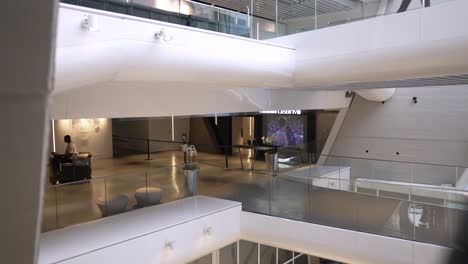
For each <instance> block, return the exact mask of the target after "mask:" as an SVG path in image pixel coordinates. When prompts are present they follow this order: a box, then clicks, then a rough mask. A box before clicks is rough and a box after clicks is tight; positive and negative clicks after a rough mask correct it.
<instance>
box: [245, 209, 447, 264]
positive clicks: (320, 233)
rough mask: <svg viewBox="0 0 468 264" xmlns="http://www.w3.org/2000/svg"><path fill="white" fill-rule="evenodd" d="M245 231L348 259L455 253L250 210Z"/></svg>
mask: <svg viewBox="0 0 468 264" xmlns="http://www.w3.org/2000/svg"><path fill="white" fill-rule="evenodd" d="M278 227H281V228H278ZM241 231H242V238H243V239H246V240H250V241H254V242H257V243H262V244H265V245H271V246H274V247H278V248H283V249H288V250H292V251H297V252H301V253H306V254H309V255H313V256H319V257H322V258H327V259H333V260H336V261H342V262H344V263H356V264H375V263H379V264H440V263H445V262H446V260H447V258H448V256H449V254H450V253H451V250H450V249H448V248H445V247H440V246H435V245H430V244H424V243H418V242H412V241H408V240H402V239H396V238H391V237H384V236H378V235H372V234H367V233H362V232H356V231H351V230H346V229H340V228H333V227H328V226H323V225H316V224H310V223H305V222H298V221H293V220H289V219H284V218H277V217H271V216H266V215H260V214H254V213H248V212H242V214H241Z"/></svg>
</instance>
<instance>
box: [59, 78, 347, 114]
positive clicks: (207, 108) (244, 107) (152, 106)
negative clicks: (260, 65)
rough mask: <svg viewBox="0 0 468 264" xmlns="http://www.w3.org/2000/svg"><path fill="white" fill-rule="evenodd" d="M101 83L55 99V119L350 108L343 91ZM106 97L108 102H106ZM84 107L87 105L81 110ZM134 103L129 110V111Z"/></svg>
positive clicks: (69, 92)
mask: <svg viewBox="0 0 468 264" xmlns="http://www.w3.org/2000/svg"><path fill="white" fill-rule="evenodd" d="M131 87H132V88H130V87H129V85H128V84H120V83H112V84H102V85H95V86H89V87H86V88H85V87H82V88H80V89H73V90H69V91H65V92H62V93H59V94H55V95H54V96H53V99H54V100H53V102H54V103H53V105H52V116H53V118H55V119H66V118H92V117H107V118H109V117H116V118H122V117H157V116H171V115H174V116H176V117H177V116H186V115H206V114H214V113H236V112H257V111H260V110H272V109H273V110H275V109H330V108H332V109H333V108H343V107H347V105H348V103H349V98H345V92H342V91H289V92H288V91H279V90H268V89H231V90H224V91H221V90H213V89H207V88H206V87H200V86H197V87H196V89H195V88H194V86H185V87H180V86H176V87H174V86H172V85H167V86H166V85H161V87H164V89H154V86H153V85H145V86H144V87H143V86H142V85H138V86H137V87H133V86H131ZM102 98H106V100H103V99H102ZM83 105H86V107H82V106H83ZM128 105H131V107H127V106H128Z"/></svg>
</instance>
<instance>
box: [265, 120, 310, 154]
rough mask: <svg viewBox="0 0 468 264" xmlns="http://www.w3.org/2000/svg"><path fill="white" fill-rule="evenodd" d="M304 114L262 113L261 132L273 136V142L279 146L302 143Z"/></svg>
mask: <svg viewBox="0 0 468 264" xmlns="http://www.w3.org/2000/svg"><path fill="white" fill-rule="evenodd" d="M306 122H307V121H306V116H303V115H275V114H271V115H264V118H263V132H264V133H263V134H264V135H265V137H271V136H272V135H274V136H273V137H274V138H275V142H274V143H273V144H275V145H279V146H283V147H286V146H297V145H302V144H303V143H304V138H305V136H304V133H305V131H306Z"/></svg>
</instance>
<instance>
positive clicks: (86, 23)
mask: <svg viewBox="0 0 468 264" xmlns="http://www.w3.org/2000/svg"><path fill="white" fill-rule="evenodd" d="M81 28H83V29H85V30H88V31H91V32H96V31H99V20H98V16H96V15H85V17H84V18H83V20H81Z"/></svg>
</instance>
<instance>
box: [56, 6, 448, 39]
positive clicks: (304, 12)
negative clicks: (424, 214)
mask: <svg viewBox="0 0 468 264" xmlns="http://www.w3.org/2000/svg"><path fill="white" fill-rule="evenodd" d="M61 1H62V2H64V3H68V4H75V5H81V6H85V7H91V8H96V9H102V10H107V11H111V12H116V13H121V14H127V15H133V16H137V17H143V18H148V19H154V20H159V21H164V22H169V23H174V24H179V25H184V26H190V27H195V28H200V29H205V30H211V31H216V32H221V33H226V34H231V35H236V36H242V37H248V38H253V39H258V40H265V39H271V38H277V37H281V36H285V35H291V34H296V33H301V32H306V31H312V30H316V29H321V28H326V27H331V26H337V25H342V24H346V23H350V22H355V21H360V20H363V19H368V18H373V17H377V16H383V15H389V14H396V13H402V12H407V11H412V10H417V9H421V8H428V7H431V6H435V5H440V4H445V3H447V2H451V1H453V0H430V1H429V0H423V1H421V0H403V1H385V0H374V1H338V0H304V1H279V0H248V1H231V2H220V1H209V0H207V1H203V3H200V2H198V1H190V0H86V1H83V0H61Z"/></svg>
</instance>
